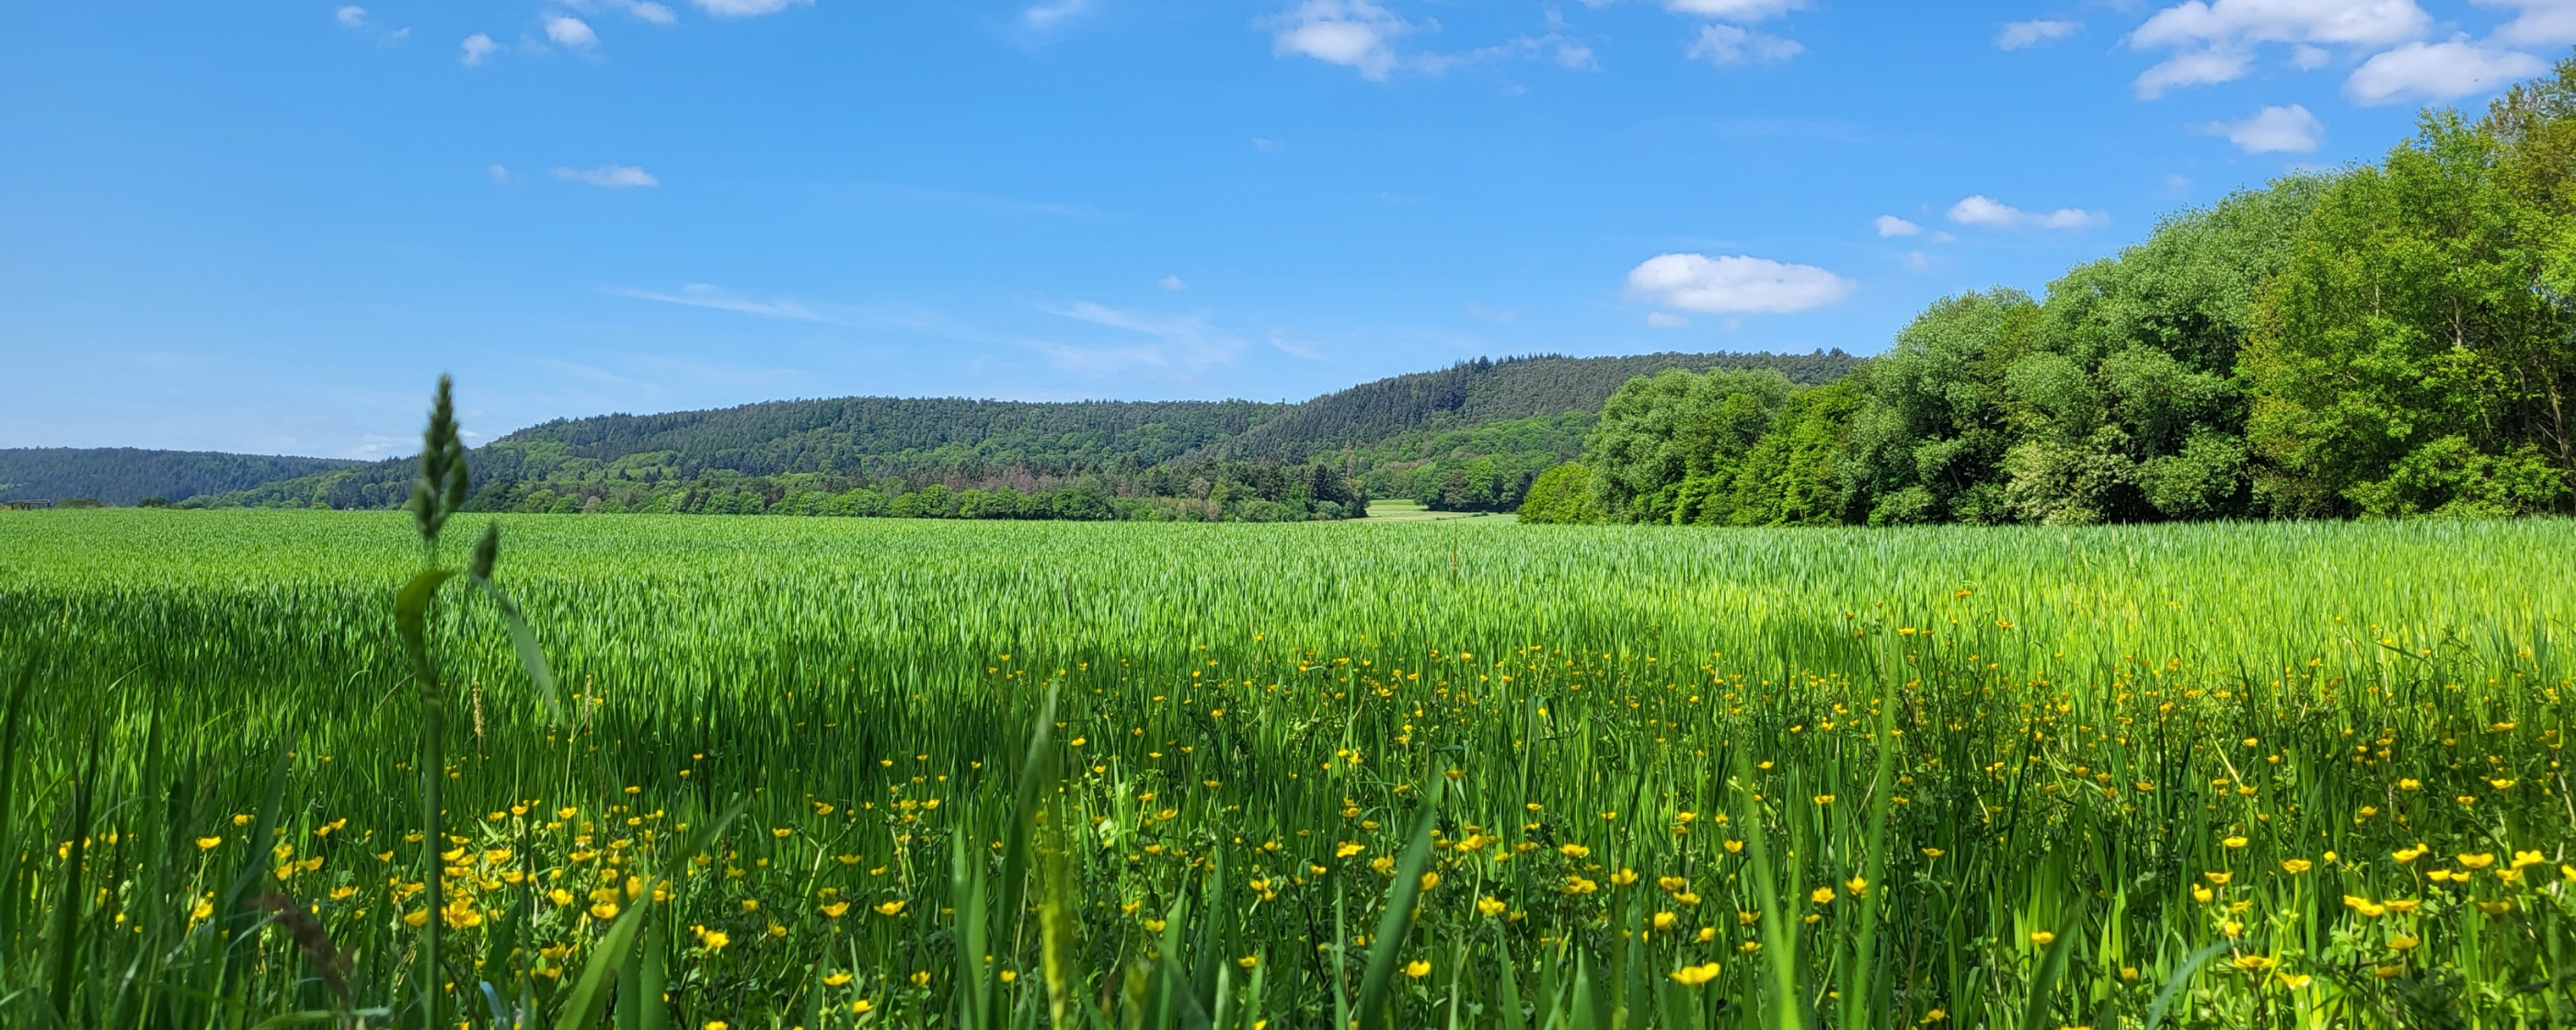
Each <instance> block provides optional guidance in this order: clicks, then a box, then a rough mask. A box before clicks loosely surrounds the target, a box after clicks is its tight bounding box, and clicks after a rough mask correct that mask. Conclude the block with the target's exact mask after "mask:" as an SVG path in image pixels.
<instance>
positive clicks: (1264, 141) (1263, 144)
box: [1252, 136, 1288, 154]
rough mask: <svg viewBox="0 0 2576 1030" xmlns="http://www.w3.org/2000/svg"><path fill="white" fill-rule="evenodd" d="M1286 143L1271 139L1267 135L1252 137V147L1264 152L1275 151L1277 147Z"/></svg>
mask: <svg viewBox="0 0 2576 1030" xmlns="http://www.w3.org/2000/svg"><path fill="white" fill-rule="evenodd" d="M1287 145H1288V144H1285V143H1282V142H1279V141H1278V140H1275V139H1271V138H1270V137H1268V136H1254V137H1252V149H1254V150H1258V151H1260V152H1262V153H1264V154H1269V153H1275V152H1277V151H1278V150H1279V148H1281V147H1284V146H1287Z"/></svg>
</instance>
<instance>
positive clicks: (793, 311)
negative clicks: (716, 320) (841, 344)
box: [613, 283, 831, 322]
mask: <svg viewBox="0 0 2576 1030" xmlns="http://www.w3.org/2000/svg"><path fill="white" fill-rule="evenodd" d="M613 292H615V293H616V294H617V295H618V296H621V297H633V298H635V299H637V300H650V301H659V302H661V303H664V304H684V305H687V306H689V307H693V308H712V309H714V310H717V311H731V312H734V313H736V314H743V315H756V316H758V317H761V318H784V319H790V320H793V321H798V322H828V321H831V319H828V318H825V317H823V316H821V315H819V314H816V313H814V312H813V311H811V310H809V309H807V308H806V307H805V306H804V305H802V304H798V303H796V302H795V301H792V300H765V301H764V300H745V299H742V298H739V297H735V296H733V295H732V294H730V293H727V292H726V291H725V290H724V289H723V288H721V287H717V286H713V285H709V284H707V283H690V284H688V285H687V286H683V287H680V292H678V293H655V292H653V291H650V290H616V291H613Z"/></svg>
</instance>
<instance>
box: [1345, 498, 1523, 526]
mask: <svg viewBox="0 0 2576 1030" xmlns="http://www.w3.org/2000/svg"><path fill="white" fill-rule="evenodd" d="M1368 518H1369V520H1370V521H1372V522H1458V521H1473V522H1476V523H1478V524H1492V523H1503V522H1513V521H1516V520H1515V519H1514V517H1513V516H1511V515H1497V514H1493V513H1491V512H1473V511H1433V510H1431V509H1429V508H1426V507H1423V505H1422V502H1420V501H1401V500H1398V501H1387V500H1376V501H1370V502H1369V508H1368Z"/></svg>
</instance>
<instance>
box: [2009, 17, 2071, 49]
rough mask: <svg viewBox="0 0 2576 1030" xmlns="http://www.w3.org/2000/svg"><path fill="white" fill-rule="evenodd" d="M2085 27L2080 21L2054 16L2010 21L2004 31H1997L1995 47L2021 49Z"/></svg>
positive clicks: (2065, 35)
mask: <svg viewBox="0 0 2576 1030" xmlns="http://www.w3.org/2000/svg"><path fill="white" fill-rule="evenodd" d="M2083 27H2084V26H2083V24H2082V23H2080V22H2072V21H2064V20H2060V19H2054V18H2040V19H2033V20H2031V21H2008V22H2005V23H2004V27H2003V30H2002V31H2000V32H1997V33H1995V49H1997V50H2021V49H2024V48H2027V47H2035V46H2038V45H2040V44H2042V43H2049V42H2054V41H2056V40H2061V39H2065V38H2066V37H2068V36H2072V35H2074V34H2075V30H2077V29H2080V28H2083Z"/></svg>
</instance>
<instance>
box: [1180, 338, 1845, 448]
mask: <svg viewBox="0 0 2576 1030" xmlns="http://www.w3.org/2000/svg"><path fill="white" fill-rule="evenodd" d="M1856 364H1857V361H1856V359H1854V358H1853V357H1852V356H1850V355H1848V354H1845V353H1843V352H1841V351H1839V350H1835V351H1817V352H1815V353H1813V354H1669V353H1667V354H1641V355H1635V356H1630V357H1604V358H1569V357H1563V356H1560V355H1541V356H1537V357H1527V358H1507V359H1504V360H1502V361H1493V360H1489V359H1485V358H1478V359H1476V360H1474V361H1468V362H1461V363H1459V364H1456V365H1452V366H1450V367H1448V368H1445V369H1441V370H1440V371H1437V372H1418V373H1414V374H1412V375H1402V376H1395V377H1393V378H1389V379H1381V380H1378V381H1376V382H1372V383H1363V384H1361V385H1358V386H1354V387H1351V388H1350V389H1347V390H1342V391H1339V392H1336V393H1329V394H1325V395H1324V396H1322V397H1317V398H1315V399H1313V400H1310V401H1307V402H1305V403H1303V404H1300V405H1297V406H1295V407H1293V408H1290V409H1288V410H1287V411H1285V412H1282V413H1280V415H1279V416H1278V417H1277V418H1274V419H1271V420H1269V421H1267V422H1264V423H1262V424H1261V425H1259V426H1256V427H1254V428H1253V429H1252V430H1250V431H1248V432H1246V433H1244V434H1243V436H1241V437H1240V438H1237V439H1233V440H1229V441H1226V442H1225V443H1224V444H1222V445H1221V446H1220V447H1219V448H1217V449H1218V450H1219V451H1221V452H1222V453H1225V454H1229V455H1234V456H1238V457H1264V456H1267V457H1279V458H1286V459H1289V460H1300V459H1302V458H1304V457H1307V456H1312V455H1317V454H1320V453H1321V452H1324V451H1328V450H1333V449H1337V448H1341V447H1345V446H1363V447H1364V446H1368V445H1370V444H1372V443H1374V442H1376V441H1380V440H1386V439H1389V438H1393V437H1397V436H1400V435H1402V434H1406V433H1411V432H1417V431H1421V430H1426V429H1427V430H1441V429H1451V428H1459V427H1464V426H1474V425H1480V424H1484V423H1488V422H1505V421H1512V420H1516V419H1528V418H1543V417H1547V416H1553V415H1563V414H1567V413H1569V412H1593V411H1599V410H1600V409H1601V405H1602V402H1603V401H1605V400H1606V399H1608V398H1609V396H1610V395H1611V394H1612V393H1613V392H1615V391H1617V390H1618V389H1619V387H1620V386H1621V385H1622V384H1624V383H1626V382H1628V381H1629V380H1631V379H1635V378H1637V377H1639V376H1651V375H1655V374H1658V373H1661V372H1664V371H1667V370H1671V369H1687V370H1691V371H1702V372H1705V371H1710V370H1715V369H1770V370H1772V371H1775V372H1778V373H1780V374H1781V375H1783V376H1786V377H1788V378H1789V380H1790V381H1791V382H1797V383H1823V382H1831V381H1833V380H1835V379H1839V378H1842V377H1843V376H1844V375H1846V374H1848V373H1849V372H1850V371H1851V370H1852V368H1853V366H1854V365H1856Z"/></svg>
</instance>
